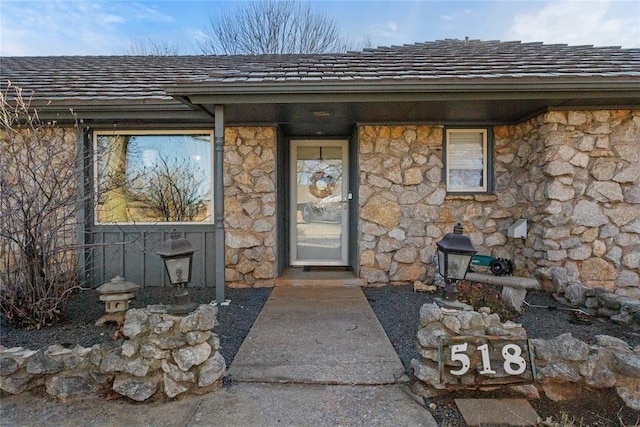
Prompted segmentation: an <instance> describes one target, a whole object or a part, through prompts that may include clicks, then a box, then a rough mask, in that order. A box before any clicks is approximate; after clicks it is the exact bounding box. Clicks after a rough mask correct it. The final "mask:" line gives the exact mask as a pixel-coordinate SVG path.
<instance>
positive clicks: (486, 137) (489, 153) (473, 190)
mask: <svg viewBox="0 0 640 427" xmlns="http://www.w3.org/2000/svg"><path fill="white" fill-rule="evenodd" d="M452 133H481V134H482V154H483V156H482V157H483V159H482V182H483V185H482V186H477V187H465V188H455V189H451V186H450V169H449V166H450V162H449V158H450V157H451V156H450V151H449V150H450V147H451V145H450V139H451V138H450V135H451V134H452ZM443 139H444V141H443V162H442V163H443V168H442V179H443V181H444V182H445V185H446V189H447V193H448V194H455V195H473V194H491V193H492V192H493V129H492V128H491V127H460V126H451V127H445V128H444V133H443Z"/></svg>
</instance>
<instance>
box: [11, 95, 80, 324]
mask: <svg viewBox="0 0 640 427" xmlns="http://www.w3.org/2000/svg"><path fill="white" fill-rule="evenodd" d="M10 87H11V86H10V85H8V86H7V91H6V92H4V93H2V92H0V103H1V105H0V107H1V110H0V114H1V116H0V120H1V122H2V139H1V141H0V238H1V240H0V310H1V313H2V316H3V317H4V318H5V319H6V321H7V322H9V323H12V324H15V325H16V326H24V327H30V328H40V327H42V326H44V325H46V324H48V323H51V322H55V321H56V320H57V319H59V318H60V315H61V313H62V310H63V309H64V307H65V305H66V303H67V299H68V298H69V295H70V293H71V292H72V290H73V289H75V288H76V287H77V278H78V269H77V250H78V248H77V235H76V233H77V229H78V228H77V215H76V214H77V209H78V206H79V200H78V198H77V192H76V182H77V174H76V171H77V169H76V147H75V143H76V135H77V133H76V129H74V128H73V126H71V129H62V128H59V127H55V126H53V124H46V123H43V122H42V121H40V119H39V118H38V114H37V112H36V111H35V110H33V109H32V108H30V101H29V100H26V99H24V98H23V97H22V93H21V90H20V89H19V88H16V89H15V94H14V93H11V95H9V93H8V92H9V90H10Z"/></svg>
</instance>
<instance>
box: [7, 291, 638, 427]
mask: <svg viewBox="0 0 640 427" xmlns="http://www.w3.org/2000/svg"><path fill="white" fill-rule="evenodd" d="M173 292H174V291H173V289H172V288H144V289H140V290H139V291H138V292H137V296H136V298H135V299H134V300H132V301H131V307H133V308H140V307H146V306H147V305H149V304H158V303H163V304H170V303H171V295H172V294H173ZM364 292H365V295H366V296H367V298H368V300H369V302H370V304H371V307H372V308H373V310H374V312H375V314H376V316H377V317H378V319H379V320H380V323H381V324H382V326H383V328H384V329H385V331H386V333H387V335H388V336H389V339H390V341H391V343H392V344H393V346H394V348H395V349H396V351H397V352H398V355H399V356H400V359H401V361H402V363H403V364H404V366H405V367H407V368H408V366H409V363H410V361H411V359H412V358H416V357H418V352H417V350H416V349H415V336H416V332H417V328H418V322H419V313H420V307H421V306H422V305H423V304H425V303H428V302H432V301H433V296H432V295H430V294H424V293H417V292H413V289H412V287H411V286H386V287H382V288H365V289H364ZM189 293H190V295H191V299H192V301H195V302H199V303H209V302H211V301H212V300H214V299H215V289H209V288H207V289H202V288H192V289H189ZM270 293H271V290H270V289H268V288H258V289H228V290H227V291H226V297H227V298H228V299H230V300H231V303H230V305H228V306H222V307H220V312H219V315H218V323H219V325H218V326H216V327H215V328H214V331H215V332H216V333H217V334H218V336H219V337H220V343H221V353H222V355H223V356H224V358H225V360H226V361H227V363H228V364H230V363H231V362H232V361H233V358H234V357H235V355H236V353H237V352H238V349H239V348H240V345H241V344H242V341H243V340H244V338H245V336H246V335H247V333H248V332H249V329H250V328H251V326H252V325H253V322H254V321H255V319H256V317H257V316H258V314H259V313H260V310H261V309H262V306H263V305H264V303H265V301H266V300H267V298H268V297H269V295H270ZM527 302H529V303H530V304H534V305H543V306H553V307H561V306H560V304H558V303H557V302H556V301H555V300H554V299H553V298H552V297H551V296H550V295H549V294H546V293H544V292H530V293H529V295H528V296H527ZM103 314H104V303H102V302H100V301H99V300H98V295H97V293H96V292H95V291H84V292H81V293H78V294H76V295H74V296H73V297H72V298H71V300H70V302H69V306H68V308H67V310H66V312H65V320H64V321H63V322H62V323H61V324H59V325H57V326H53V327H47V328H43V329H40V330H23V329H16V328H13V327H11V326H8V325H6V324H5V323H4V322H2V324H1V326H2V334H1V335H0V344H1V345H3V346H5V347H14V346H22V347H25V348H29V349H37V348H41V347H45V346H48V345H50V344H55V343H58V344H60V343H62V344H64V345H67V346H73V345H75V344H80V345H83V346H91V345H93V344H96V343H99V342H103V341H109V340H111V336H112V335H113V333H114V332H115V330H116V328H115V326H112V325H107V326H103V327H96V326H94V323H95V321H96V320H97V319H98V318H99V317H100V316H102V315H103ZM517 321H518V322H520V323H522V324H523V325H524V327H525V329H526V330H527V333H528V335H529V337H531V338H553V337H555V336H558V335H560V334H562V333H565V332H571V333H572V335H573V336H574V337H576V338H578V339H581V340H583V341H587V342H592V341H593V337H594V336H595V335H598V334H606V335H612V336H615V337H618V338H621V339H624V340H625V341H627V342H628V343H629V344H631V345H632V346H638V345H640V334H638V333H636V332H634V331H631V330H630V329H628V328H625V327H621V326H619V325H616V324H615V323H613V322H609V321H601V320H598V319H594V320H592V321H591V323H590V324H584V323H581V322H577V321H576V319H575V316H574V315H573V314H572V313H571V312H568V311H561V310H557V309H555V310H548V309H542V308H533V307H529V308H526V309H525V310H524V313H523V314H522V315H521V316H520V317H519V318H518V319H517ZM455 397H457V398H460V397H492V395H487V394H486V393H485V394H478V393H475V392H464V393H462V392H458V393H456V396H455ZM427 404H430V410H431V411H432V413H433V415H434V417H435V419H436V421H437V422H438V423H439V425H441V426H456V427H457V426H464V425H465V424H464V421H463V420H462V418H461V416H460V413H459V412H458V410H457V408H456V406H455V403H454V402H453V397H452V396H448V397H439V398H435V399H430V400H429V401H428V402H427ZM531 404H532V405H533V406H534V408H535V409H536V411H538V414H539V415H540V416H541V417H542V418H543V419H546V418H547V417H550V416H552V417H554V418H555V419H556V420H559V418H560V416H561V414H562V413H565V414H567V415H568V416H569V417H570V418H572V419H573V420H574V421H575V423H576V425H584V426H621V425H624V426H631V425H639V424H638V423H640V414H637V413H634V412H633V411H631V410H630V409H628V408H626V407H625V406H624V403H623V402H622V401H621V400H620V399H619V398H618V397H617V395H616V394H615V393H612V392H611V391H610V390H607V391H597V390H594V391H593V393H591V394H590V396H589V398H588V399H580V400H577V401H572V402H564V403H556V402H552V401H549V400H548V399H546V398H544V397H543V398H542V399H540V400H537V401H535V400H533V401H531ZM620 420H622V422H621V421H620Z"/></svg>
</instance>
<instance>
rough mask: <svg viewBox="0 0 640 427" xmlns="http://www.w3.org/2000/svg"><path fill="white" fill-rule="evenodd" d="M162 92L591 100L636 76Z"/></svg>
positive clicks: (223, 99)
mask: <svg viewBox="0 0 640 427" xmlns="http://www.w3.org/2000/svg"><path fill="white" fill-rule="evenodd" d="M164 89H165V91H166V92H167V94H169V95H171V96H174V97H175V98H177V99H185V100H189V102H191V103H193V104H204V103H211V102H216V103H223V104H243V103H252V102H255V103H263V102H269V103H271V102H305V100H306V102H322V101H331V102H336V101H343V102H367V101H369V102H371V101H389V100H407V101H409V100H445V99H446V100H455V99H460V100H464V99H477V98H479V97H481V98H483V99H533V98H540V97H541V96H543V97H547V98H549V97H551V98H554V97H558V98H566V97H568V96H569V97H572V98H583V97H584V98H593V97H600V96H602V95H603V94H606V95H607V96H611V95H615V96H619V97H622V98H625V99H626V98H637V97H638V96H640V76H639V77H626V78H623V77H612V78H604V77H598V78H590V79H579V78H562V79H557V78H554V79H544V78H535V79H526V80H525V79H517V78H510V79H484V80H482V79H468V80H466V79H455V80H444V79H433V80H430V81H425V80H421V81H415V80H413V81H366V82H362V81H349V82H336V81H330V82H313V81H310V82H307V81H295V82H291V81H283V82H268V83H265V82H261V83H255V82H237V83H221V84H211V83H179V84H175V85H171V86H167V87H165V88H164Z"/></svg>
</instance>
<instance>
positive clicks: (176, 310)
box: [156, 230, 198, 314]
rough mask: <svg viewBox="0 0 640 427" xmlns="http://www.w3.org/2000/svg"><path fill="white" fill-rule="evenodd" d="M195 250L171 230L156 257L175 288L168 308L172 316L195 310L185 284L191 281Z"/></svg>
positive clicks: (195, 305) (194, 304)
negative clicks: (171, 303) (171, 302)
mask: <svg viewBox="0 0 640 427" xmlns="http://www.w3.org/2000/svg"><path fill="white" fill-rule="evenodd" d="M195 251H196V249H195V248H194V247H193V245H192V244H191V242H189V241H188V240H187V239H181V238H180V233H178V232H176V230H173V231H172V232H171V238H170V239H169V240H165V241H164V243H163V244H162V246H161V247H160V249H159V250H158V251H156V255H160V256H161V257H162V261H163V262H164V267H165V269H166V271H167V276H169V282H171V285H173V287H174V288H176V289H177V290H176V293H175V294H174V295H173V305H172V306H171V307H170V308H169V313H172V314H187V313H190V312H192V311H193V310H195V309H196V307H197V306H198V304H196V303H192V302H191V301H190V299H189V291H187V289H186V286H187V283H189V282H190V281H191V270H192V269H193V262H192V261H193V253H194V252H195Z"/></svg>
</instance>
